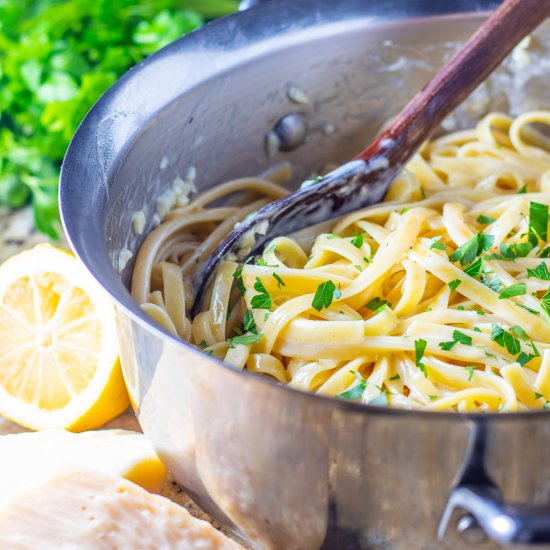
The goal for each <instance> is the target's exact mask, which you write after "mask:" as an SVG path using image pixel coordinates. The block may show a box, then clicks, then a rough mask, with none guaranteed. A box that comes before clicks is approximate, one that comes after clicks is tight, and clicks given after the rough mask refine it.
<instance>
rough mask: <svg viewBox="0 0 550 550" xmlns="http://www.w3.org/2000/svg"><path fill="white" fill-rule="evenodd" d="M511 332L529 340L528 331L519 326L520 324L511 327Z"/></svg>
mask: <svg viewBox="0 0 550 550" xmlns="http://www.w3.org/2000/svg"><path fill="white" fill-rule="evenodd" d="M510 332H511V333H512V334H515V335H516V336H517V337H518V338H520V339H521V340H524V341H525V340H529V336H528V335H527V333H526V332H525V331H524V330H523V329H522V328H521V327H520V326H519V325H514V326H513V327H512V328H511V329H510Z"/></svg>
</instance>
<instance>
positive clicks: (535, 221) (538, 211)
mask: <svg viewBox="0 0 550 550" xmlns="http://www.w3.org/2000/svg"><path fill="white" fill-rule="evenodd" d="M538 239H540V240H541V241H547V240H548V205H547V204H540V203H538V202H533V201H531V202H530V203H529V242H530V243H532V244H533V246H536V245H537V243H538Z"/></svg>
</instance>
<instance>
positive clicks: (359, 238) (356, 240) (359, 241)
mask: <svg viewBox="0 0 550 550" xmlns="http://www.w3.org/2000/svg"><path fill="white" fill-rule="evenodd" d="M363 240H364V235H363V233H357V234H355V235H354V236H353V239H351V244H352V245H353V246H355V247H356V248H361V247H362V246H363Z"/></svg>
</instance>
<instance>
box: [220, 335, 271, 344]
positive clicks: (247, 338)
mask: <svg viewBox="0 0 550 550" xmlns="http://www.w3.org/2000/svg"><path fill="white" fill-rule="evenodd" d="M263 336H264V335H263V334H245V335H244V336H235V337H234V338H228V339H227V341H228V342H231V343H232V344H243V345H249V344H254V343H255V342H257V341H258V340H261V339H262V338H263Z"/></svg>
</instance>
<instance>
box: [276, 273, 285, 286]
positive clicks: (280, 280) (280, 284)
mask: <svg viewBox="0 0 550 550" xmlns="http://www.w3.org/2000/svg"><path fill="white" fill-rule="evenodd" d="M273 277H274V279H275V280H276V281H277V287H278V288H279V290H280V289H281V288H283V287H284V286H286V285H285V283H284V281H283V280H282V279H281V277H279V275H277V273H273Z"/></svg>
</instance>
